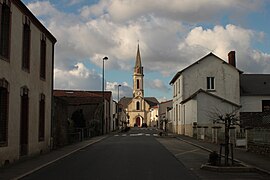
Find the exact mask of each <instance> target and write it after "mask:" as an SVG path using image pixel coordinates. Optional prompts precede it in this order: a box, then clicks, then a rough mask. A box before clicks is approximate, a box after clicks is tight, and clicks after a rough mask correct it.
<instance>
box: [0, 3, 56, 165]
mask: <svg viewBox="0 0 270 180" xmlns="http://www.w3.org/2000/svg"><path fill="white" fill-rule="evenodd" d="M0 21H1V22H0V164H7V163H10V162H13V161H15V160H17V159H19V158H21V157H23V156H28V155H34V154H39V153H42V152H45V151H48V150H49V149H50V145H51V144H50V143H51V141H50V137H51V99H52V88H53V86H52V85H53V64H54V45H55V43H56V39H55V37H54V36H53V35H52V34H51V33H50V32H49V31H48V30H47V29H46V28H45V27H44V26H43V25H42V24H41V23H40V21H39V20H38V19H37V18H36V17H35V16H34V15H33V14H32V13H31V12H30V11H29V9H27V7H26V6H25V5H24V4H23V3H22V1H20V0H0Z"/></svg>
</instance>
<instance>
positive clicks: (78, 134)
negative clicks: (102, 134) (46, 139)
mask: <svg viewBox="0 0 270 180" xmlns="http://www.w3.org/2000/svg"><path fill="white" fill-rule="evenodd" d="M98 135H99V133H98V132H96V131H95V130H94V129H93V128H76V129H75V131H73V132H69V133H68V134H67V136H68V143H69V144H71V143H75V142H80V141H83V140H84V139H88V138H90V137H94V136H98Z"/></svg>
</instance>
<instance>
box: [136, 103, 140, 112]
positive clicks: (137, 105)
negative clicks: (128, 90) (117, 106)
mask: <svg viewBox="0 0 270 180" xmlns="http://www.w3.org/2000/svg"><path fill="white" fill-rule="evenodd" d="M136 110H140V102H139V101H138V102H136Z"/></svg>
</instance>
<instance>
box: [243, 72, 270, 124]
mask: <svg viewBox="0 0 270 180" xmlns="http://www.w3.org/2000/svg"><path fill="white" fill-rule="evenodd" d="M240 93H241V94H240V95H241V98H240V99H241V105H242V108H241V112H240V117H241V121H242V125H243V127H246V126H249V127H266V126H268V127H270V74H241V76H240Z"/></svg>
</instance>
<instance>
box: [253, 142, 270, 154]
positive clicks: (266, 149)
mask: <svg viewBox="0 0 270 180" xmlns="http://www.w3.org/2000/svg"><path fill="white" fill-rule="evenodd" d="M248 150H249V151H251V152H255V153H258V154H262V155H266V156H270V144H263V143H254V142H248Z"/></svg>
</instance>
